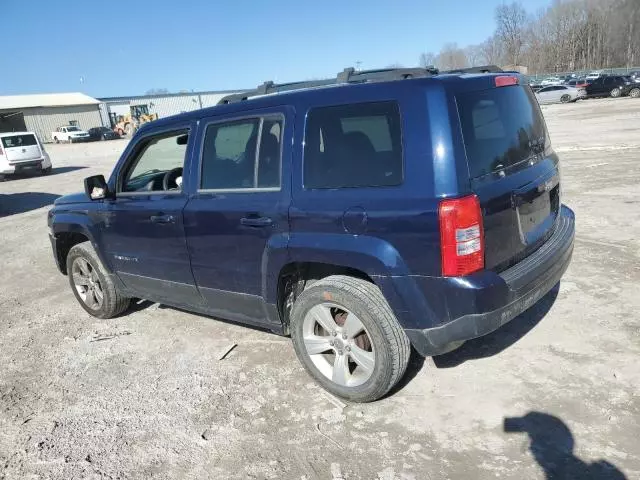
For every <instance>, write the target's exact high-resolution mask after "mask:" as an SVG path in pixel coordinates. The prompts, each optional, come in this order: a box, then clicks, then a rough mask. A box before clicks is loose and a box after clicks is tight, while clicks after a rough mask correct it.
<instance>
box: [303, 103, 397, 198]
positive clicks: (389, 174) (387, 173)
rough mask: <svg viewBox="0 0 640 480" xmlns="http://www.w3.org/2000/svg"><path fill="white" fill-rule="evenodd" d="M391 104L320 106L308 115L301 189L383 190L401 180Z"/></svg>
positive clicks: (395, 115) (394, 106)
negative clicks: (302, 186) (303, 187)
mask: <svg viewBox="0 0 640 480" xmlns="http://www.w3.org/2000/svg"><path fill="white" fill-rule="evenodd" d="M400 123H401V120H400V110H399V108H398V104H397V103H396V102H377V103H359V104H350V105H339V106H331V107H320V108H316V109H313V110H311V111H310V112H309V114H308V116H307V126H306V131H305V147H304V186H305V188H350V187H387V186H393V185H399V184H401V183H402V178H403V169H402V167H403V163H402V135H401V127H400Z"/></svg>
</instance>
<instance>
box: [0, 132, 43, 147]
mask: <svg viewBox="0 0 640 480" xmlns="http://www.w3.org/2000/svg"><path fill="white" fill-rule="evenodd" d="M2 144H3V145H4V148H13V147H29V146H32V145H37V144H38V141H37V140H36V137H35V136H34V135H32V134H27V135H13V136H11V137H2Z"/></svg>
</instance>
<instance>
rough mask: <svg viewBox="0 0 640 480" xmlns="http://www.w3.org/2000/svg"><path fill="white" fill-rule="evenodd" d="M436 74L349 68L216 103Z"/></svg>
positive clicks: (431, 70)
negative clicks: (343, 84) (328, 76)
mask: <svg viewBox="0 0 640 480" xmlns="http://www.w3.org/2000/svg"><path fill="white" fill-rule="evenodd" d="M437 74H438V70H437V69H436V68H435V67H427V68H384V69H380V70H356V69H354V68H353V67H349V68H345V69H344V70H343V71H342V72H340V73H338V75H337V76H336V77H335V78H330V79H324V80H308V81H304V82H293V83H280V84H276V83H274V82H272V81H268V82H264V83H263V84H262V85H259V86H258V87H257V88H255V89H253V90H248V91H246V92H241V93H234V94H231V95H227V96H225V97H223V98H222V99H221V100H220V101H219V102H218V105H220V104H227V103H235V102H240V101H242V100H247V99H249V98H251V97H255V96H258V95H267V94H269V93H277V92H289V91H292V90H299V89H301V88H312V87H322V86H325V85H336V84H340V83H367V82H387V81H391V80H405V79H407V78H417V77H430V76H432V75H437Z"/></svg>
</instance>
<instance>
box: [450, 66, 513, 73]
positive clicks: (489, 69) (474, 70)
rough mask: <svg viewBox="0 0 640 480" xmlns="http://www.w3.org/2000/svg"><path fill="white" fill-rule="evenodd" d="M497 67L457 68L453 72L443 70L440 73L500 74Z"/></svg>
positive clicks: (500, 70) (499, 69) (500, 71)
mask: <svg viewBox="0 0 640 480" xmlns="http://www.w3.org/2000/svg"><path fill="white" fill-rule="evenodd" d="M503 71H504V70H502V69H501V68H500V67H498V66H497V65H480V66H477V67H468V68H457V69H454V70H443V71H441V72H440V73H502V72H503Z"/></svg>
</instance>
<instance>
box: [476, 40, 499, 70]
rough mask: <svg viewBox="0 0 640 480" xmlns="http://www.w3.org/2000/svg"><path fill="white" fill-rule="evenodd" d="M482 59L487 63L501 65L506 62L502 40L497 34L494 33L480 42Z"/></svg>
mask: <svg viewBox="0 0 640 480" xmlns="http://www.w3.org/2000/svg"><path fill="white" fill-rule="evenodd" d="M480 52H481V53H482V61H483V62H484V63H485V64H486V65H501V64H503V63H504V62H503V61H502V59H503V58H504V54H503V47H502V42H501V41H500V39H499V38H498V36H497V35H492V36H491V37H489V38H487V39H486V40H485V41H484V42H482V43H481V44H480Z"/></svg>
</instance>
